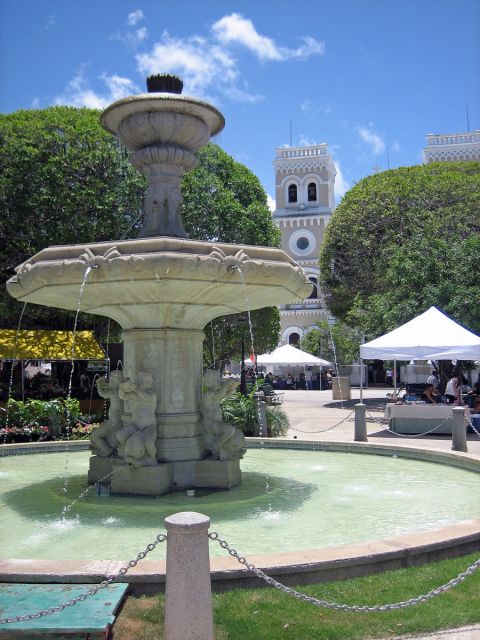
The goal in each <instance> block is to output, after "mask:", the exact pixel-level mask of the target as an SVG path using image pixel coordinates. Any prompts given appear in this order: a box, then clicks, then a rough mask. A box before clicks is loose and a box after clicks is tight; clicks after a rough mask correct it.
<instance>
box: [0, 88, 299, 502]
mask: <svg viewBox="0 0 480 640" xmlns="http://www.w3.org/2000/svg"><path fill="white" fill-rule="evenodd" d="M147 86H148V89H149V93H147V94H141V95H137V96H132V97H128V98H124V99H122V100H119V101H117V102H115V103H113V104H112V105H110V106H109V107H108V108H107V109H106V110H105V111H104V112H103V114H102V116H101V123H102V125H103V127H104V128H105V129H107V131H109V132H111V133H112V134H114V135H116V136H118V138H119V139H120V141H121V142H122V143H123V144H124V145H125V146H126V147H128V148H129V149H130V151H131V161H132V163H133V165H134V166H135V167H136V168H137V169H139V170H140V171H142V172H143V173H145V174H146V176H147V179H148V188H147V192H146V195H145V223H144V226H143V228H142V230H141V232H140V236H139V238H137V239H135V240H122V241H114V242H98V243H87V244H84V245H70V246H53V247H49V248H47V249H44V250H42V251H40V252H39V253H37V254H36V255H34V256H33V257H32V258H31V259H30V260H27V261H26V262H24V263H23V264H21V265H20V266H19V267H17V269H16V275H15V276H13V277H12V278H11V279H10V280H9V281H8V284H7V287H8V291H9V293H10V294H11V295H12V296H13V297H14V298H17V299H18V300H20V301H23V302H31V303H35V304H41V305H48V306H52V307H58V308H62V309H69V310H76V309H77V307H78V306H79V307H80V310H81V311H83V312H85V313H92V314H97V315H102V316H107V317H109V318H112V319H114V320H115V321H116V322H118V323H119V324H120V325H121V327H122V329H123V334H122V335H123V341H124V371H123V372H113V373H112V375H111V377H110V379H109V380H108V381H106V380H102V381H101V382H100V383H99V385H98V390H99V393H100V395H102V396H103V397H105V398H109V399H110V411H109V419H108V421H107V422H105V423H103V424H102V425H101V426H100V427H99V428H98V430H96V431H95V432H94V434H95V435H94V436H93V438H92V444H91V446H92V450H93V452H94V454H95V455H93V456H92V457H91V459H90V470H89V478H88V479H89V482H96V481H99V480H102V478H105V476H107V475H109V474H111V477H110V478H109V481H110V480H111V492H112V493H118V494H138V495H161V494H163V493H167V492H169V491H173V490H176V489H186V488H195V487H215V488H230V487H233V486H235V485H236V484H238V483H239V482H240V477H241V472H240V459H241V457H242V456H243V453H244V446H243V445H244V439H243V434H242V433H241V432H240V431H238V430H237V429H235V428H234V427H232V426H231V425H227V424H225V423H224V422H223V421H222V415H221V411H220V408H219V402H220V400H221V399H222V398H223V397H224V396H225V395H226V394H227V393H228V392H229V391H230V390H231V389H230V388H229V387H228V384H227V383H225V382H222V381H221V380H220V378H219V375H218V373H216V372H209V373H208V374H206V375H205V376H203V375H202V363H203V357H202V354H203V339H204V331H203V330H204V327H205V325H206V324H207V323H208V322H210V321H211V320H213V319H214V318H217V317H219V316H222V315H226V314H232V313H240V312H242V311H246V310H247V309H248V310H250V309H258V308H262V307H266V306H273V305H278V304H285V303H289V302H295V301H297V300H301V299H304V298H306V297H308V295H309V293H310V291H311V284H310V283H309V281H308V280H307V278H306V277H305V275H304V273H303V271H302V270H301V269H300V267H299V266H298V265H297V264H296V263H295V262H294V261H293V260H291V258H290V257H289V256H288V255H287V254H286V253H284V252H283V251H281V250H279V249H271V248H264V247H255V246H239V245H232V244H224V243H219V242H200V241H196V240H192V239H187V237H186V233H185V230H184V227H183V223H182V220H181V216H180V213H179V208H180V204H181V192H180V178H181V176H182V175H183V173H184V172H185V171H188V170H189V169H191V168H193V167H194V166H195V163H196V159H195V155H194V154H195V152H196V151H198V150H199V149H200V148H202V147H203V146H204V145H206V144H207V142H208V141H209V139H210V137H211V136H212V135H215V134H216V133H218V132H219V131H221V130H222V129H223V127H224V124H225V122H224V118H223V116H222V115H221V113H220V112H219V111H217V109H215V108H214V107H213V106H212V105H210V104H208V103H206V102H203V101H201V100H198V99H196V98H192V97H188V96H182V95H180V93H181V81H179V80H178V79H177V78H175V77H172V76H153V77H152V78H149V80H148V85H147ZM82 283H83V290H82V295H81V297H80V303H79V290H80V286H81V285H82ZM112 472H113V473H112ZM104 481H105V480H104Z"/></svg>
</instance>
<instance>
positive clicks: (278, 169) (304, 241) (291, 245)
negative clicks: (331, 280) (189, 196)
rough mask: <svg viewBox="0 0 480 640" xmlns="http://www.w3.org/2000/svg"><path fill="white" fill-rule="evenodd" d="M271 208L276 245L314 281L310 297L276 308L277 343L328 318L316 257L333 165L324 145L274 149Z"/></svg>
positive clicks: (330, 205) (331, 201) (330, 198)
mask: <svg viewBox="0 0 480 640" xmlns="http://www.w3.org/2000/svg"><path fill="white" fill-rule="evenodd" d="M273 168H274V172H275V199H276V210H275V213H274V218H275V221H276V223H277V224H278V226H279V227H280V231H281V234H282V249H283V250H284V251H286V252H287V253H288V254H289V255H290V256H291V257H292V258H293V259H294V260H295V261H296V262H298V264H300V266H301V267H302V268H303V269H304V271H305V272H306V273H307V276H308V278H309V279H310V280H311V281H312V283H313V284H314V285H315V290H314V291H313V293H312V295H311V296H310V298H308V299H307V300H299V301H298V303H296V304H288V305H283V306H281V307H280V316H281V344H297V343H298V342H299V340H300V339H301V338H302V337H303V335H304V334H305V333H307V332H308V330H309V329H311V328H312V327H313V326H315V322H317V321H319V320H326V319H327V318H328V316H329V314H328V312H327V310H326V309H325V306H324V304H323V302H322V295H321V292H320V290H319V275H320V270H319V267H318V258H319V255H320V246H321V244H322V241H323V234H324V232H325V227H326V225H327V223H328V221H329V219H330V216H331V214H332V211H333V209H334V208H335V191H334V187H335V176H336V173H337V172H336V169H335V164H334V162H333V158H332V156H331V155H330V153H329V151H328V147H327V145H326V144H325V143H323V144H319V145H314V146H310V147H280V148H279V149H276V150H275V160H274V161H273Z"/></svg>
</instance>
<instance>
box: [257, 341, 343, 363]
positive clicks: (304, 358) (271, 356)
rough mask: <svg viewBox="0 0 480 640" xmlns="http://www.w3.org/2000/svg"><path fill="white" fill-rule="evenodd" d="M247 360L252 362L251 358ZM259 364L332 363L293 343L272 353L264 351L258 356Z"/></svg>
mask: <svg viewBox="0 0 480 640" xmlns="http://www.w3.org/2000/svg"><path fill="white" fill-rule="evenodd" d="M247 362H251V360H248V361H247ZM257 364H259V365H274V364H276V365H285V366H288V365H292V366H293V365H301V366H302V365H303V366H310V367H312V366H317V367H329V366H330V364H331V363H330V362H328V361H327V360H322V358H317V357H316V356H312V354H311V353H307V352H306V351H302V350H301V349H297V348H296V347H293V346H292V345H291V344H285V345H284V346H283V347H277V348H276V349H275V351H272V353H264V354H262V355H261V356H257Z"/></svg>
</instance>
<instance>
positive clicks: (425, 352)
mask: <svg viewBox="0 0 480 640" xmlns="http://www.w3.org/2000/svg"><path fill="white" fill-rule="evenodd" d="M360 357H361V358H362V359H364V360H365V359H372V360H373V359H375V360H480V337H479V336H477V335H475V334H474V333H472V332H471V331H468V330H467V329H464V328H463V327H462V326H460V325H459V324H457V323H456V322H454V321H453V320H452V319H451V318H449V317H448V316H447V315H445V314H444V313H442V312H441V311H439V310H438V309H437V308H436V307H430V309H428V310H427V311H425V312H424V313H422V314H420V315H419V316H416V317H415V318H413V319H412V320H410V321H409V322H407V323H405V324H403V325H402V326H401V327H398V328H397V329H394V330H393V331H390V332H389V333H386V334H385V335H383V336H381V337H380V338H376V339H375V340H372V341H371V342H367V343H365V344H362V345H361V346H360Z"/></svg>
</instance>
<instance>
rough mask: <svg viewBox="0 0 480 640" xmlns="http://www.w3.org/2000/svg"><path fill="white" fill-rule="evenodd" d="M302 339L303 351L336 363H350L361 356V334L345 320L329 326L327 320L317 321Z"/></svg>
mask: <svg viewBox="0 0 480 640" xmlns="http://www.w3.org/2000/svg"><path fill="white" fill-rule="evenodd" d="M316 324H317V326H316V327H315V328H313V329H310V331H309V332H308V333H306V334H305V335H304V337H303V338H302V340H301V343H300V348H301V349H302V351H306V352H307V353H311V354H312V355H314V356H317V357H319V358H323V359H324V360H328V361H329V362H332V363H333V364H334V365H335V366H336V365H349V364H351V363H352V362H356V361H357V360H358V358H359V352H360V343H361V341H362V340H361V338H362V336H361V334H360V332H359V330H358V329H352V328H351V327H349V326H348V325H346V324H345V323H344V322H336V323H335V324H334V325H333V326H329V325H328V323H327V322H326V321H321V322H317V323H316Z"/></svg>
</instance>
